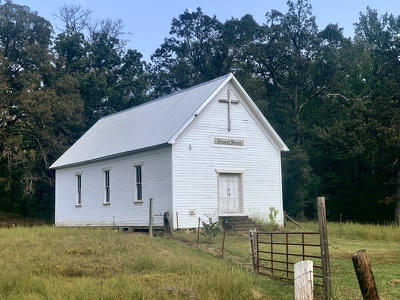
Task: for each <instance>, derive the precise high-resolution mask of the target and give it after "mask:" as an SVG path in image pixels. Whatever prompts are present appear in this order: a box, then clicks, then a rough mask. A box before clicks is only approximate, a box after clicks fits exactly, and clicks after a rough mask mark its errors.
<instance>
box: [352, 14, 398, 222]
mask: <svg viewBox="0 0 400 300" xmlns="http://www.w3.org/2000/svg"><path fill="white" fill-rule="evenodd" d="M399 24H400V16H399V17H395V16H393V15H391V14H388V13H385V14H383V15H382V16H379V15H378V12H377V11H376V10H373V9H371V8H369V7H367V11H366V13H365V14H362V13H360V18H359V22H358V23H357V24H356V40H357V41H358V42H359V43H363V44H364V45H365V48H366V49H367V51H368V54H369V56H370V58H371V61H372V63H371V73H370V82H371V92H370V104H369V107H370V109H369V118H370V120H371V121H370V122H369V130H370V132H371V134H372V137H373V139H374V143H373V148H372V149H374V151H373V153H372V154H373V155H372V156H371V158H372V161H373V162H374V168H375V171H377V172H379V173H380V174H382V175H383V178H385V181H386V183H384V182H382V181H383V180H380V181H379V182H380V184H381V185H383V184H385V186H386V187H388V186H390V189H387V188H386V190H387V191H386V193H388V192H389V193H390V194H389V195H388V194H386V197H385V201H384V202H386V203H393V202H396V206H395V219H396V222H397V223H398V224H399V225H400V196H399V195H400V185H399V184H398V175H399V174H398V164H397V162H398V158H399V157H400V150H399V149H400V148H399V146H400V138H399V137H400V97H399V95H400V84H399V83H398V80H397V78H398V76H399V75H400V60H399V56H398V53H399V50H400V39H399V34H400V25H399ZM396 189H397V191H396ZM381 197H382V195H381Z"/></svg>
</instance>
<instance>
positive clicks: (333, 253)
mask: <svg viewBox="0 0 400 300" xmlns="http://www.w3.org/2000/svg"><path fill="white" fill-rule="evenodd" d="M301 226H302V227H303V228H305V229H306V231H318V223H316V222H302V223H301ZM285 230H286V231H289V232H296V231H298V232H302V231H303V230H302V229H300V228H299V227H297V226H295V225H294V224H293V223H288V224H287V228H286V229H285ZM179 235H180V237H181V238H184V239H186V240H190V241H191V242H193V243H195V242H196V235H195V234H188V233H179ZM318 240H319V236H318V235H317V236H315V238H314V240H311V241H310V243H314V242H318ZM200 242H201V245H203V244H205V245H208V247H213V248H214V249H215V250H216V251H217V253H218V254H220V253H221V245H222V235H221V234H220V235H219V236H217V238H216V239H215V242H214V243H213V244H210V243H209V242H208V240H207V238H206V237H204V236H201V235H200ZM328 242H329V245H330V246H329V252H330V261H331V284H332V287H331V288H332V299H338V300H339V299H343V300H344V299H349V300H352V299H362V297H361V292H360V289H359V286H358V282H357V277H356V274H355V271H354V267H353V263H352V260H351V255H352V254H353V253H355V252H357V251H358V250H360V249H366V250H367V255H368V257H369V260H370V262H371V267H372V271H373V273H374V277H375V282H376V285H377V289H378V292H379V295H380V298H381V300H397V299H400V243H399V242H400V228H399V227H396V226H393V225H371V224H357V223H350V222H347V223H343V224H339V223H328ZM207 243H208V244H207ZM225 252H226V253H229V254H233V255H234V256H235V257H234V258H233V259H234V260H236V261H238V260H239V261H241V263H243V264H246V263H247V264H248V261H249V242H248V237H246V236H241V237H240V236H237V235H232V234H227V236H226V241H225ZM225 256H226V257H227V259H229V258H230V257H229V255H227V254H225ZM231 259H232V258H231ZM290 286H291V285H290ZM288 292H289V293H293V292H292V291H288ZM292 297H293V294H292ZM276 299H280V298H278V297H277V298H276ZM316 299H318V298H316Z"/></svg>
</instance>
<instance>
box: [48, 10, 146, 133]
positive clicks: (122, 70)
mask: <svg viewBox="0 0 400 300" xmlns="http://www.w3.org/2000/svg"><path fill="white" fill-rule="evenodd" d="M59 16H60V18H61V20H62V21H63V22H64V24H65V28H64V30H63V31H62V33H61V34H59V35H58V36H57V38H56V41H55V47H54V49H55V51H56V53H57V55H58V57H59V60H58V62H59V64H60V66H59V67H60V68H62V69H64V70H65V72H66V73H67V74H71V75H74V76H75V77H76V78H79V89H80V96H81V98H82V100H83V102H84V106H85V120H86V123H87V126H91V125H92V124H94V123H95V122H96V121H97V120H98V119H99V118H100V117H102V116H104V115H107V114H110V113H113V112H116V111H119V110H121V109H126V108H129V107H131V106H132V105H136V104H139V103H142V102H144V101H146V99H147V97H146V92H147V89H148V84H147V81H148V80H147V76H146V74H145V68H144V63H143V62H142V61H141V59H142V55H141V54H140V53H139V52H138V51H136V50H132V49H129V50H128V51H126V50H125V46H126V40H125V39H124V38H123V36H124V34H125V32H124V25H123V23H122V21H121V20H117V21H112V20H109V19H107V20H101V21H92V20H91V11H90V10H83V9H82V8H81V7H80V6H64V7H62V8H61V9H60V13H59Z"/></svg>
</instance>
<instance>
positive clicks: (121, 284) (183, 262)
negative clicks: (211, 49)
mask: <svg viewBox="0 0 400 300" xmlns="http://www.w3.org/2000/svg"><path fill="white" fill-rule="evenodd" d="M0 240H1V242H2V259H1V260H0V278H1V279H0V299H11V300H12V299H19V300H20V299H119V298H120V299H274V298H273V297H270V296H269V294H270V291H271V290H272V291H274V293H275V295H279V296H278V297H279V299H291V298H292V296H291V294H290V290H291V288H290V287H287V285H285V284H284V283H281V282H277V283H276V282H274V281H272V280H265V279H264V278H261V277H260V276H257V275H255V274H252V273H250V272H248V271H247V270H244V269H243V268H242V267H241V266H240V265H238V264H236V263H232V262H229V261H227V260H221V259H216V258H215V257H214V256H212V255H210V254H208V253H207V252H204V251H201V250H199V249H196V248H193V247H191V246H189V245H185V244H183V243H181V242H179V241H176V240H173V239H171V238H163V237H155V238H153V239H149V238H148V237H147V236H146V235H141V234H131V233H122V232H114V231H112V230H111V229H101V228H100V229H88V228H82V229H79V228H53V227H31V228H23V227H17V228H15V229H0ZM286 287H287V291H285V290H284V288H286ZM275 299H276V298H275Z"/></svg>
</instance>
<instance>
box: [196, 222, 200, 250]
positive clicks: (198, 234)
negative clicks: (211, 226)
mask: <svg viewBox="0 0 400 300" xmlns="http://www.w3.org/2000/svg"><path fill="white" fill-rule="evenodd" d="M199 238H200V217H199V223H198V224H197V248H199Z"/></svg>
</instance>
